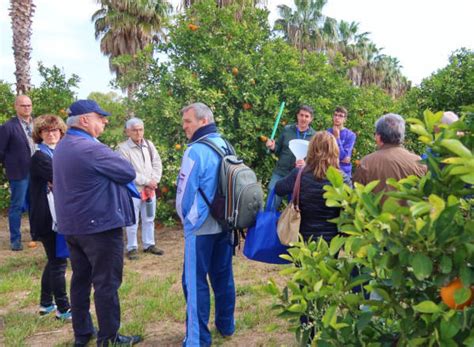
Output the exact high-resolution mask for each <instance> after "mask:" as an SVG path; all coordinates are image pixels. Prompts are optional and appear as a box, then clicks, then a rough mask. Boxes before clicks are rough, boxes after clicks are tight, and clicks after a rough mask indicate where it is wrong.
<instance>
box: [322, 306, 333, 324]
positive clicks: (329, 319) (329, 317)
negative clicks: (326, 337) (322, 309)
mask: <svg viewBox="0 0 474 347" xmlns="http://www.w3.org/2000/svg"><path fill="white" fill-rule="evenodd" d="M336 308H337V307H336V306H334V305H333V306H330V307H329V308H328V309H327V310H326V313H325V314H324V316H323V319H322V322H323V325H324V327H325V328H327V327H329V326H330V325H333V324H335V323H336V321H337V316H336Z"/></svg>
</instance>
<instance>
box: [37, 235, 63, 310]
mask: <svg viewBox="0 0 474 347" xmlns="http://www.w3.org/2000/svg"><path fill="white" fill-rule="evenodd" d="M40 241H41V242H42V243H43V247H44V250H45V252H46V257H47V258H48V261H47V263H46V266H45V267H44V270H43V275H42V276H41V298H40V305H41V306H44V307H47V306H51V305H52V304H53V297H54V302H55V303H56V305H57V307H58V310H59V312H61V313H64V312H66V311H67V310H69V308H70V305H69V300H68V298H67V292H66V267H67V259H66V258H57V257H56V233H53V232H51V233H49V234H47V235H46V236H42V237H40Z"/></svg>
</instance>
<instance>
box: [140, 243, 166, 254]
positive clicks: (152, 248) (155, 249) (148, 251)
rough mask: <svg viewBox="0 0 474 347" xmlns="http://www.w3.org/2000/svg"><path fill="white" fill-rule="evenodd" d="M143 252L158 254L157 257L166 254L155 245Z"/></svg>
mask: <svg viewBox="0 0 474 347" xmlns="http://www.w3.org/2000/svg"><path fill="white" fill-rule="evenodd" d="M143 252H145V253H151V254H156V255H163V254H165V252H164V251H163V250H162V249H159V248H158V247H156V246H155V245H153V246H150V247H148V248H146V249H144V250H143Z"/></svg>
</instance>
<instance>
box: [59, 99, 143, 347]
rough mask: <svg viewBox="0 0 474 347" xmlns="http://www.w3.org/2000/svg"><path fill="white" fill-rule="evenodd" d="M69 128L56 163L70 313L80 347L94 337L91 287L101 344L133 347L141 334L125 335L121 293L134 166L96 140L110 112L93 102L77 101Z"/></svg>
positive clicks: (70, 117) (130, 213) (132, 222)
mask: <svg viewBox="0 0 474 347" xmlns="http://www.w3.org/2000/svg"><path fill="white" fill-rule="evenodd" d="M68 115H69V117H68V119H67V124H68V125H69V127H70V128H69V129H68V131H67V133H66V135H65V136H64V137H63V139H62V140H61V141H60V142H59V143H58V145H57V147H56V149H55V153H54V160H53V192H54V198H55V205H56V214H57V222H58V231H59V232H60V233H61V234H64V235H65V238H66V242H67V245H68V249H69V252H70V258H71V267H72V272H73V274H72V279H71V313H72V325H73V329H74V338H75V342H74V345H75V346H85V345H87V343H88V342H89V341H90V340H91V338H92V337H93V336H94V335H95V329H94V327H93V325H92V318H91V315H90V313H89V308H90V300H89V298H90V293H91V287H92V286H94V303H95V311H96V315H97V321H98V324H99V331H98V333H97V345H98V346H109V345H133V344H135V343H137V342H139V341H140V340H141V337H140V336H123V335H120V334H119V333H118V330H119V328H120V302H119V296H118V289H119V287H120V284H121V283H122V272H123V230H122V228H123V227H125V226H130V225H133V224H134V223H135V217H134V212H133V203H132V199H131V196H130V192H129V190H128V189H127V187H126V186H127V184H128V183H129V182H131V181H133V180H134V179H135V170H134V168H133V166H132V165H131V164H130V163H129V162H128V161H127V160H125V159H123V158H122V157H121V156H120V155H119V154H118V153H116V152H114V151H112V150H111V149H110V148H109V147H108V146H106V145H104V144H102V143H100V141H99V140H97V137H99V136H100V135H101V134H102V132H103V131H104V128H105V125H106V124H107V123H108V120H107V117H108V116H110V114H109V113H107V112H105V111H104V110H102V109H101V108H100V106H99V105H98V104H97V103H96V102H95V101H93V100H78V101H76V102H74V103H73V104H72V105H71V106H70V107H69V110H68Z"/></svg>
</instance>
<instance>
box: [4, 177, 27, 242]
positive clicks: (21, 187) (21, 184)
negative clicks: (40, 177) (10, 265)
mask: <svg viewBox="0 0 474 347" xmlns="http://www.w3.org/2000/svg"><path fill="white" fill-rule="evenodd" d="M9 182H10V195H11V196H10V208H9V210H8V224H9V227H10V244H11V247H12V249H13V250H19V249H21V248H22V247H21V215H22V213H23V206H24V204H25V199H26V195H27V193H28V182H29V179H28V178H25V179H23V180H10V181H9Z"/></svg>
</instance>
